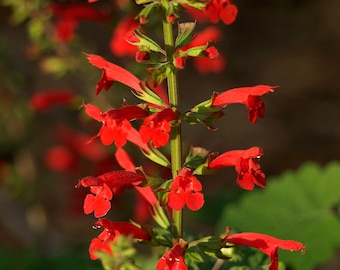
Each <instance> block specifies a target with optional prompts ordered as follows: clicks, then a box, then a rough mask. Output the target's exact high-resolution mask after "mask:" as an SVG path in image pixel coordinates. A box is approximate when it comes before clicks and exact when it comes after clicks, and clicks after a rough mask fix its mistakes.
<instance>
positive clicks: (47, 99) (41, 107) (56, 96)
mask: <svg viewBox="0 0 340 270" xmlns="http://www.w3.org/2000/svg"><path fill="white" fill-rule="evenodd" d="M74 98H75V96H74V94H73V93H72V92H71V91H69V90H63V89H60V90H59V89H52V90H47V91H40V92H36V93H34V95H33V96H32V97H31V99H30V105H31V107H32V109H33V110H35V111H48V110H49V109H51V108H52V107H54V106H56V105H62V104H69V103H70V102H72V101H73V100H74Z"/></svg>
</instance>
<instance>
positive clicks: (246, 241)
mask: <svg viewBox="0 0 340 270" xmlns="http://www.w3.org/2000/svg"><path fill="white" fill-rule="evenodd" d="M226 240H227V241H228V242H230V243H234V244H237V245H243V246H250V247H254V248H257V249H259V250H261V251H262V252H263V253H265V254H267V255H268V256H270V255H271V254H272V251H273V250H275V249H276V248H277V247H279V248H281V249H284V250H290V251H299V250H300V251H302V252H303V251H304V246H303V245H302V244H301V243H300V242H297V241H293V240H281V239H278V238H275V237H272V236H269V235H265V234H261V233H252V232H244V233H237V234H232V235H229V236H227V237H226Z"/></svg>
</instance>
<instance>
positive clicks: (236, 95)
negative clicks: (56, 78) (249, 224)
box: [56, 0, 304, 270]
mask: <svg viewBox="0 0 340 270" xmlns="http://www.w3.org/2000/svg"><path fill="white" fill-rule="evenodd" d="M91 2H92V1H91ZM137 4H141V5H143V7H142V9H141V10H140V11H139V13H138V15H137V16H136V18H137V19H138V20H139V22H138V21H134V20H132V19H131V18H130V17H129V18H126V19H124V20H123V21H121V22H120V23H119V24H118V25H119V27H118V28H117V29H116V30H115V34H114V36H115V39H114V40H115V42H112V43H111V48H112V50H113V51H116V54H117V55H126V54H130V55H135V57H136V60H137V62H139V63H142V64H145V65H147V68H146V70H147V71H148V74H149V76H148V78H146V79H145V80H142V79H139V78H138V77H137V76H136V75H134V74H132V73H131V72H129V71H128V70H126V69H124V68H122V67H120V66H118V65H116V64H114V63H112V62H109V61H108V60H106V59H104V58H103V57H101V56H99V55H95V54H86V57H87V60H88V61H89V63H90V64H92V65H93V66H94V67H96V68H98V69H100V70H101V71H102V75H101V77H100V79H99V81H98V83H97V85H96V95H99V94H103V93H102V89H104V90H105V91H108V90H110V89H111V88H112V87H113V86H114V87H116V82H118V83H119V84H123V85H124V86H125V87H128V88H129V89H131V91H132V93H133V94H134V95H135V96H136V97H137V98H138V99H139V100H140V103H139V104H136V105H129V104H127V102H126V101H123V102H122V106H121V107H120V108H110V109H108V110H102V109H100V108H99V107H98V106H96V105H93V104H90V103H86V104H85V103H84V104H83V105H82V108H83V109H84V111H85V113H86V114H87V115H88V116H89V117H91V118H92V119H94V120H95V121H97V122H99V123H101V127H100V128H99V132H98V133H97V134H96V135H94V136H93V137H92V138H91V139H90V140H88V142H87V143H88V145H89V144H91V143H94V142H95V141H96V142H98V141H99V140H97V138H99V139H100V142H101V143H102V144H103V145H104V146H110V145H114V149H115V157H116V159H117V163H118V164H119V165H120V166H121V167H122V169H121V170H115V171H109V172H106V173H104V174H101V175H99V176H88V177H84V178H82V179H80V180H79V182H78V184H77V185H76V187H84V188H88V189H89V191H90V193H89V194H87V195H86V197H85V200H84V207H83V209H84V213H85V214H91V213H94V216H95V217H96V218H100V219H99V220H98V221H97V222H96V227H97V228H103V229H104V231H103V232H102V233H101V234H100V235H99V236H98V237H96V238H94V239H93V240H92V241H91V244H90V247H89V252H90V257H91V259H98V258H101V257H100V256H101V255H100V254H101V253H100V252H99V253H98V251H101V252H102V253H106V254H109V255H113V252H114V251H113V250H112V245H111V244H112V243H115V242H116V241H118V240H117V239H118V238H119V236H120V235H124V236H129V237H131V238H132V239H133V241H135V242H138V243H141V244H146V245H152V246H161V247H164V248H165V251H164V254H163V255H161V256H160V259H159V261H158V263H157V266H156V269H157V270H164V269H169V270H174V269H180V270H185V269H188V262H189V263H190V262H192V261H195V258H197V257H200V256H201V255H202V256H203V254H207V253H208V254H210V256H212V257H213V258H215V259H217V258H222V259H226V257H224V256H223V255H221V254H222V253H221V250H222V249H223V248H232V247H233V246H234V245H244V246H250V247H255V248H257V249H259V250H260V251H262V252H263V253H265V254H266V255H268V256H269V257H270V265H269V270H277V269H278V258H277V257H278V253H277V252H278V249H279V248H281V249H288V250H300V251H303V250H304V247H303V245H302V244H301V243H299V242H296V241H292V240H280V239H277V238H274V237H271V236H267V235H263V234H258V233H252V232H249V233H236V234H229V232H227V233H226V234H224V235H221V236H218V237H206V238H202V239H198V240H194V241H191V242H187V241H188V240H185V239H184V236H183V212H182V210H183V209H184V207H187V208H188V209H189V210H191V211H198V210H200V209H201V208H202V207H203V206H204V203H205V198H204V193H203V185H202V183H203V182H202V183H201V180H199V177H200V175H203V174H208V173H213V172H215V171H216V170H218V169H221V168H224V167H229V166H232V167H234V168H235V171H236V173H237V178H236V183H237V185H238V186H239V187H240V188H242V189H244V190H248V191H250V190H253V189H254V188H255V186H258V187H260V188H265V187H266V179H265V174H264V173H263V172H262V170H261V168H260V165H259V159H260V158H261V157H262V155H263V151H262V149H261V148H260V147H257V146H255V147H251V148H249V149H245V150H230V151H227V152H224V153H222V154H218V153H216V152H210V151H208V150H206V149H204V148H201V147H192V148H191V149H190V151H189V153H188V154H187V156H186V158H185V161H184V158H182V154H183V153H184V152H185V150H184V149H183V148H182V137H181V126H182V125H183V124H185V123H189V124H205V125H207V127H208V128H209V129H211V130H215V129H214V128H213V122H214V121H216V120H217V119H218V118H221V117H222V116H223V115H224V109H225V108H226V107H227V106H228V105H230V104H243V105H244V106H245V107H246V109H247V110H248V120H249V122H250V123H252V124H255V123H256V122H257V120H258V119H259V118H263V117H264V116H265V106H264V102H263V101H262V100H261V96H262V95H264V94H267V93H271V92H274V89H275V88H276V86H269V85H256V86H249V87H240V88H233V89H229V90H226V91H222V92H220V93H219V92H213V93H212V95H211V97H210V98H209V99H207V100H205V101H203V102H201V103H200V104H198V105H196V106H194V107H192V108H191V109H189V110H187V111H186V112H182V111H181V110H180V107H179V103H178V98H179V94H178V87H177V72H178V71H180V70H181V69H183V68H184V67H185V62H186V60H187V59H189V58H193V59H194V61H195V65H196V67H197V68H198V70H201V72H205V71H207V70H208V69H209V68H210V69H211V70H212V71H220V70H221V69H222V67H223V66H224V60H223V58H219V53H218V50H217V49H216V47H215V46H214V42H216V41H217V40H218V39H220V37H221V32H220V31H219V30H218V29H217V28H216V27H208V28H206V29H205V30H203V31H202V32H199V33H198V34H195V32H194V31H195V26H196V23H194V22H189V23H178V31H177V37H176V38H175V37H174V36H173V30H172V28H173V25H174V22H175V21H176V20H177V18H178V16H179V10H180V9H181V8H183V7H184V8H185V9H187V10H188V11H189V12H190V14H192V16H194V17H196V18H197V19H198V20H199V21H200V20H204V19H205V20H208V21H211V22H213V23H217V22H218V21H219V20H221V21H222V22H223V23H225V24H227V25H229V24H231V23H233V22H234V20H235V19H236V16H237V13H238V9H237V7H236V6H235V5H234V4H233V3H232V2H231V1H229V0H211V1H210V0H209V1H204V2H197V1H187V0H180V1H161V2H160V1H152V0H140V1H137ZM193 10H196V11H195V12H194V11H193ZM197 10H200V12H201V13H200V14H199V15H197V14H198V13H197ZM202 11H203V12H202ZM154 14H162V16H163V17H162V19H161V21H162V25H163V34H164V36H163V38H164V44H165V45H164V46H162V45H160V44H159V43H158V42H156V41H155V40H153V39H152V38H151V37H149V36H147V35H146V33H147V30H146V29H145V28H146V27H145V25H146V24H147V23H148V21H149V19H150V18H151V16H153V15H154ZM63 16H64V17H65V16H66V15H63ZM81 18H82V17H79V18H78V19H81ZM95 18H96V17H95ZM64 20H65V18H64ZM123 37H124V39H125V41H126V42H127V43H128V44H129V46H128V48H121V47H120V46H119V44H120V42H121V41H120V40H122V39H123ZM206 61H215V62H210V63H214V64H212V65H211V66H210V67H208V68H206V66H209V65H208V64H207V63H208V62H206ZM163 81H166V82H167V90H168V95H166V94H165V95H164V92H162V90H159V89H161V88H162V83H163ZM58 102H68V96H67V95H66V96H65V97H64V96H61V97H58V96H57V98H56V103H58ZM128 144H130V145H129V146H131V147H137V149H139V150H140V151H141V153H142V154H144V156H145V157H146V158H147V159H148V160H150V161H152V162H154V163H156V164H158V165H160V166H162V167H164V169H167V170H171V173H170V176H169V173H168V174H164V175H162V174H161V173H160V174H155V170H147V169H145V168H143V167H144V165H143V163H141V164H138V166H135V163H134V162H133V158H132V156H130V154H129V152H128V151H126V150H125V149H126V148H127V146H128ZM150 171H151V173H150ZM128 188H132V189H135V190H136V191H137V192H138V193H139V194H140V195H142V197H144V198H145V199H146V201H147V202H148V204H149V208H150V209H151V211H150V212H151V213H152V216H153V218H154V221H155V223H156V225H155V226H154V227H150V226H144V225H143V226H142V225H139V224H137V223H135V222H132V221H131V222H111V221H110V220H108V219H107V218H104V217H105V216H106V215H107V213H108V212H109V210H110V209H111V203H112V200H114V198H115V197H116V196H118V195H119V194H120V193H122V192H123V191H124V190H126V189H128ZM193 249H195V252H193V251H192V250H193ZM188 258H189V259H188ZM202 260H203V259H202ZM203 261H204V260H203ZM133 269H134V268H133Z"/></svg>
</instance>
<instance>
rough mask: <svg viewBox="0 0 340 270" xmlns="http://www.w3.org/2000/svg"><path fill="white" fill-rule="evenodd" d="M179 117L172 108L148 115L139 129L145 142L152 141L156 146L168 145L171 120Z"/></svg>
mask: <svg viewBox="0 0 340 270" xmlns="http://www.w3.org/2000/svg"><path fill="white" fill-rule="evenodd" d="M177 119H178V116H177V115H176V114H175V113H174V111H173V110H172V109H170V108H167V109H164V110H162V111H160V112H156V113H154V114H152V115H150V116H148V117H146V118H145V120H144V122H143V125H142V126H141V128H140V129H139V134H140V136H141V138H142V140H143V142H145V143H148V142H151V141H152V144H153V145H154V146H155V147H156V148H158V147H160V146H165V145H167V143H168V140H169V138H170V135H169V132H170V130H171V126H170V124H169V122H170V121H174V120H177Z"/></svg>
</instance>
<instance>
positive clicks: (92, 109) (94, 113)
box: [83, 104, 105, 122]
mask: <svg viewBox="0 0 340 270" xmlns="http://www.w3.org/2000/svg"><path fill="white" fill-rule="evenodd" d="M83 107H85V112H86V114H87V115H88V116H90V117H92V118H93V119H95V120H97V121H98V122H102V121H104V120H105V119H104V116H103V113H102V111H101V110H100V109H99V108H98V107H96V106H94V105H92V104H83Z"/></svg>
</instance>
